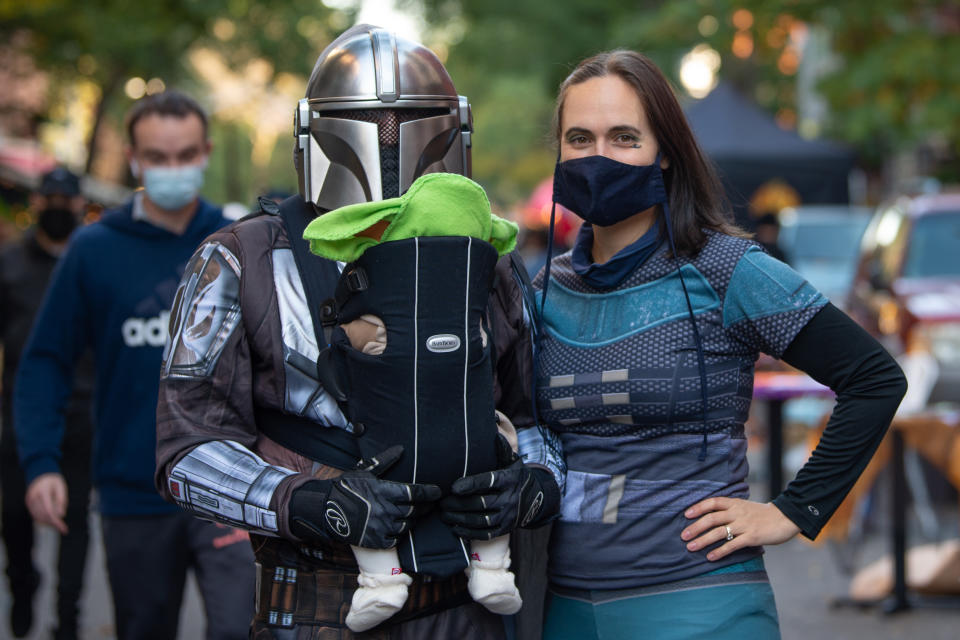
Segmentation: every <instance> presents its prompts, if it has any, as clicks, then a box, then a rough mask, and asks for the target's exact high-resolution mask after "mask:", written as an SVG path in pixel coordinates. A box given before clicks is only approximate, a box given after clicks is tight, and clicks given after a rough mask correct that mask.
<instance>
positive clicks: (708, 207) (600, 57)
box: [553, 49, 747, 256]
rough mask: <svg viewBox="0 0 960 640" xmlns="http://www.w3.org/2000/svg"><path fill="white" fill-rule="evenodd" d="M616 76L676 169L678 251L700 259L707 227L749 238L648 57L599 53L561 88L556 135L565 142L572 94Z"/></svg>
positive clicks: (668, 172)
mask: <svg viewBox="0 0 960 640" xmlns="http://www.w3.org/2000/svg"><path fill="white" fill-rule="evenodd" d="M608 75H616V76H618V77H619V78H621V79H622V80H624V81H625V82H626V83H627V84H629V85H630V86H631V87H633V90H634V91H636V92H637V97H638V98H640V103H641V104H642V105H643V110H644V111H645V112H646V114H647V121H648V122H649V123H650V127H651V129H653V134H654V136H656V138H657V142H658V143H659V144H660V152H661V154H662V155H663V157H665V158H667V159H668V160H669V162H670V165H669V167H668V168H667V169H665V170H664V172H663V178H664V182H665V184H666V187H667V193H668V194H669V198H670V213H671V216H670V217H671V222H672V223H673V233H674V242H675V243H676V247H677V252H678V253H680V254H683V255H688V256H693V255H696V254H697V253H698V252H699V251H700V249H701V248H702V247H703V245H704V243H705V242H706V236H705V235H704V233H703V229H704V228H706V229H713V230H715V231H719V232H721V233H726V234H728V235H733V236H739V237H746V236H747V234H746V233H745V232H744V231H743V230H741V229H740V228H739V227H737V226H736V225H734V224H733V216H732V214H731V212H730V207H729V204H728V202H727V199H726V197H725V196H724V193H723V187H722V186H721V184H720V180H719V179H718V178H717V174H716V172H715V171H714V169H713V166H712V165H711V164H710V162H709V161H708V160H707V158H706V156H704V154H703V152H702V151H701V150H700V146H699V145H698V144H697V140H696V138H694V136H693V132H692V131H691V130H690V125H689V124H687V119H686V117H685V116H684V115H683V110H682V109H681V108H680V103H679V102H677V98H676V96H675V95H674V92H673V89H672V88H671V86H670V83H669V81H668V80H667V79H666V78H665V77H664V75H663V73H662V72H661V71H660V69H659V68H657V66H656V65H655V64H654V63H653V61H651V60H650V59H649V58H647V57H646V56H645V55H643V54H640V53H637V52H635V51H626V50H622V49H620V50H616V51H608V52H604V53H598V54H597V55H595V56H592V57H590V58H587V59H586V60H584V61H582V62H581V63H580V64H578V65H577V67H576V69H574V70H573V72H572V73H571V74H570V75H569V76H567V79H566V80H564V81H563V83H562V84H561V85H560V91H559V93H558V95H557V106H556V109H555V111H554V116H553V118H554V122H553V124H554V127H553V128H554V132H555V135H556V139H557V143H558V144H559V140H560V135H561V131H560V120H561V117H562V116H563V101H564V98H565V97H566V95H567V90H568V89H569V88H570V87H571V86H573V85H575V84H580V83H581V82H585V81H587V80H589V79H591V78H600V77H604V76H608Z"/></svg>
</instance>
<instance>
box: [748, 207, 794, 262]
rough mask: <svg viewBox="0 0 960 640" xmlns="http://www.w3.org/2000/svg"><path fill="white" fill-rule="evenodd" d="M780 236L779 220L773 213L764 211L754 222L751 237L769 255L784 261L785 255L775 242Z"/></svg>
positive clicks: (785, 259)
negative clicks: (752, 235)
mask: <svg viewBox="0 0 960 640" xmlns="http://www.w3.org/2000/svg"><path fill="white" fill-rule="evenodd" d="M779 237H780V220H779V218H777V214H775V213H765V214H763V215H762V216H760V217H759V218H757V220H756V222H755V223H754V237H753V239H754V240H756V241H757V242H759V243H760V246H762V247H763V248H764V250H766V252H767V253H769V254H770V255H771V256H773V257H774V258H776V259H777V260H779V261H780V262H786V261H787V257H786V255H784V253H783V251H782V250H781V249H780V245H779V244H777V240H778V239H779Z"/></svg>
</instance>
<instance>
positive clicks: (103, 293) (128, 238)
mask: <svg viewBox="0 0 960 640" xmlns="http://www.w3.org/2000/svg"><path fill="white" fill-rule="evenodd" d="M132 212H133V201H132V200H131V201H130V202H128V203H127V204H126V205H125V206H123V207H120V208H119V209H114V210H111V211H108V212H107V213H106V214H104V216H103V218H102V219H101V220H100V221H99V222H97V223H96V224H93V225H90V226H88V227H84V228H82V229H78V230H77V231H76V232H75V233H74V234H73V236H72V237H71V239H70V244H69V247H68V248H67V252H66V253H65V254H64V256H63V258H61V260H60V263H59V264H58V265H57V268H56V270H55V271H54V273H53V277H52V278H51V281H50V286H49V288H48V289H47V292H46V296H45V298H44V301H43V305H42V307H41V308H40V312H39V313H38V314H37V318H36V321H35V324H34V326H33V332H32V333H31V335H30V339H29V340H28V342H27V346H26V349H25V350H24V352H23V355H22V357H21V360H20V368H19V370H18V372H17V378H16V386H15V389H14V405H13V410H14V427H15V429H16V433H17V444H18V450H19V453H20V460H21V462H22V464H23V469H24V472H25V474H26V480H27V483H30V482H31V481H33V479H34V478H36V477H37V476H39V475H40V474H43V473H48V472H56V471H59V470H60V465H59V462H60V441H61V439H62V437H63V430H64V420H63V409H64V408H65V406H66V404H67V401H68V399H69V397H70V387H71V383H72V378H73V370H74V363H75V362H76V360H77V358H78V357H79V356H80V355H81V354H82V353H83V351H84V350H85V349H86V348H87V347H92V348H93V352H94V357H95V360H96V369H97V375H96V389H95V396H94V406H93V418H94V425H95V433H94V456H93V483H94V486H96V487H97V489H98V490H99V497H100V511H101V512H102V513H103V514H105V515H108V516H123V515H139V514H154V513H166V512H174V511H176V510H178V507H176V506H174V505H171V504H168V503H166V502H164V500H163V499H162V498H161V497H160V496H159V495H158V494H157V492H156V489H154V486H153V471H154V466H155V456H156V453H155V451H156V411H157V389H158V381H159V377H160V361H161V358H162V356H163V345H164V341H165V340H166V337H167V319H168V316H169V310H170V307H171V306H172V304H173V296H174V293H175V292H176V290H177V285H178V283H179V282H180V276H181V275H182V274H183V270H184V268H185V267H186V264H187V261H188V260H189V259H190V256H191V255H192V254H193V251H194V249H196V248H197V246H198V245H199V244H200V243H201V242H202V241H203V239H204V238H206V237H207V236H208V235H210V234H211V233H213V232H214V231H216V230H217V229H219V228H220V227H222V226H224V225H226V224H227V223H228V221H227V220H226V219H224V218H223V215H222V212H221V210H220V209H219V208H215V207H213V206H211V205H210V204H208V203H206V202H204V201H203V200H201V201H200V206H199V208H198V209H197V213H196V214H195V215H194V217H193V219H192V220H191V222H190V224H189V226H188V227H187V229H186V231H185V232H184V233H183V235H177V234H174V233H172V232H170V231H167V230H165V229H161V228H160V227H157V226H154V225H153V224H150V223H149V222H146V221H144V220H134V218H133V215H132Z"/></svg>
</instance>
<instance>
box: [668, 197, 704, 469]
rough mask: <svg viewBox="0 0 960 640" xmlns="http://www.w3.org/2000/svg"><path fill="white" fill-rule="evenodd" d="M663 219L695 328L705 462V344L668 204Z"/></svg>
mask: <svg viewBox="0 0 960 640" xmlns="http://www.w3.org/2000/svg"><path fill="white" fill-rule="evenodd" d="M663 218H664V220H665V221H666V223H667V237H668V238H669V239H670V250H671V251H673V259H674V260H675V261H676V263H677V274H678V275H679V276H680V286H681V287H683V297H684V298H685V299H686V301H687V313H688V314H689V317H690V324H691V326H693V340H694V342H695V343H696V346H697V366H698V368H699V369H700V402H701V403H702V404H703V444H702V445H701V446H700V455H699V456H697V460H699V461H700V462H703V461H704V460H706V459H707V365H706V364H704V357H703V343H702V342H701V340H700V330H699V329H698V328H697V319H696V317H694V315H693V305H692V304H690V294H689V293H687V283H686V282H684V280H683V269H681V268H680V255H679V254H678V253H677V247H676V245H675V244H674V242H673V225H672V224H670V209H669V208H668V207H667V204H666V203H664V205H663Z"/></svg>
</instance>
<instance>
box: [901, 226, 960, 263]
mask: <svg viewBox="0 0 960 640" xmlns="http://www.w3.org/2000/svg"><path fill="white" fill-rule="evenodd" d="M958 249H960V211H951V212H947V213H938V214H933V215H927V216H923V217H921V218H918V219H917V220H916V221H915V223H914V225H913V233H912V237H911V238H910V244H909V250H908V252H907V257H906V262H904V265H903V275H904V277H907V278H926V277H936V276H960V260H958V259H957V251H958Z"/></svg>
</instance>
